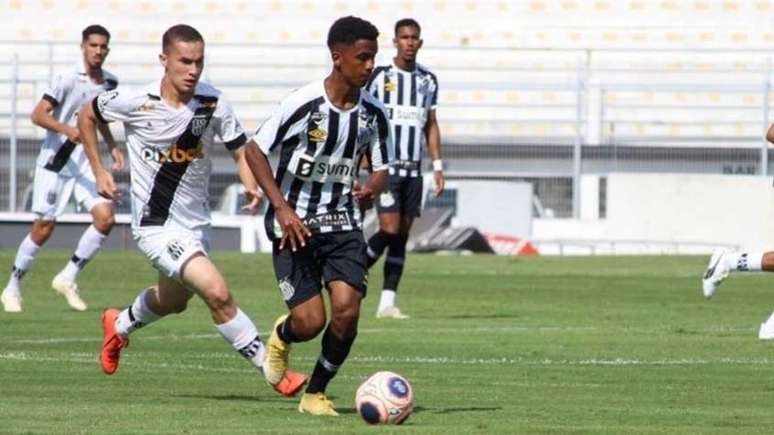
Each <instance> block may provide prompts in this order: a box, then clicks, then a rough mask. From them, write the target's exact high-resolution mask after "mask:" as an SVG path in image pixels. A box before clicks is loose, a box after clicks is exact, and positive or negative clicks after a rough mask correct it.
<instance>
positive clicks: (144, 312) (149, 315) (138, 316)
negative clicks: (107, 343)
mask: <svg viewBox="0 0 774 435" xmlns="http://www.w3.org/2000/svg"><path fill="white" fill-rule="evenodd" d="M151 290H152V288H146V289H145V290H143V291H142V293H140V294H139V295H137V297H136V298H134V302H132V305H131V306H129V308H127V309H125V310H124V311H121V314H119V315H118V318H117V319H116V333H118V335H120V336H122V337H126V336H128V335H129V334H131V333H132V332H134V330H135V329H138V328H142V327H143V326H145V325H147V324H149V323H153V322H155V321H156V320H159V319H160V318H161V316H159V315H158V314H156V313H154V312H153V311H151V309H150V308H148V303H147V302H145V297H146V295H147V294H148V293H149V292H150V291H151Z"/></svg>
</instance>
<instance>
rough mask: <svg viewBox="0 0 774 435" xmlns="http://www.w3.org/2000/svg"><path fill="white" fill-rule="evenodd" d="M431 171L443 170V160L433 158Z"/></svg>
mask: <svg viewBox="0 0 774 435" xmlns="http://www.w3.org/2000/svg"><path fill="white" fill-rule="evenodd" d="M433 171H437V172H442V171H443V160H441V159H435V160H433Z"/></svg>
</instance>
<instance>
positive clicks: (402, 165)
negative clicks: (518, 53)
mask: <svg viewBox="0 0 774 435" xmlns="http://www.w3.org/2000/svg"><path fill="white" fill-rule="evenodd" d="M392 41H393V44H394V45H395V48H396V49H397V50H398V53H397V55H396V56H395V57H394V58H393V59H392V63H390V64H389V65H382V66H379V67H378V68H376V70H375V71H374V73H373V75H372V76H371V79H370V80H369V81H368V85H367V89H368V92H370V93H371V94H373V96H374V97H376V98H377V99H379V101H381V102H383V103H384V105H385V106H386V107H387V113H388V114H389V116H390V124H391V126H392V128H393V138H394V140H395V160H393V161H392V162H391V163H390V184H389V189H388V190H387V191H386V192H384V193H382V194H381V195H380V196H379V200H378V201H377V203H376V209H377V212H378V215H379V231H378V232H376V233H375V234H374V235H373V236H371V238H370V239H369V240H368V267H369V268H370V267H371V266H373V265H374V263H376V261H377V260H378V259H379V257H380V256H381V255H382V253H383V252H384V250H385V248H386V249H387V256H386V258H385V260H384V284H383V286H382V293H381V296H380V298H379V306H378V308H377V311H376V317H378V318H392V319H405V318H408V316H407V315H405V314H403V313H402V312H401V311H400V309H399V308H398V306H397V304H396V302H395V299H396V295H397V292H398V285H399V284H400V279H401V276H402V275H403V266H404V265H405V263H406V242H407V241H408V238H409V232H410V231H411V226H412V224H413V223H414V219H415V218H417V217H419V215H420V212H421V207H422V147H423V145H427V149H428V151H429V152H430V157H431V159H432V161H433V180H434V181H435V195H436V196H438V195H440V194H441V193H442V192H443V188H444V176H443V162H442V161H441V134H440V129H439V128H438V120H437V119H436V116H435V111H436V107H437V103H438V79H437V78H436V77H435V74H433V73H432V72H430V70H429V69H428V68H427V67H425V66H424V65H421V64H419V63H417V53H418V52H419V49H420V48H422V38H421V29H420V27H419V23H417V22H416V21H415V20H413V19H411V18H404V19H402V20H399V21H398V22H397V23H395V37H394V38H393V40H392Z"/></svg>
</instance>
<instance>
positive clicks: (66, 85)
mask: <svg viewBox="0 0 774 435" xmlns="http://www.w3.org/2000/svg"><path fill="white" fill-rule="evenodd" d="M81 36H82V38H81V52H82V58H81V59H79V60H78V62H77V64H76V65H74V66H73V67H72V68H71V69H69V70H67V71H65V72H62V73H61V74H58V75H57V76H56V77H55V78H54V80H53V81H52V83H51V86H50V87H49V88H48V89H47V90H46V92H45V93H44V94H43V98H42V99H41V100H40V102H39V103H38V104H37V105H36V106H35V109H34V110H33V112H32V116H31V119H32V122H33V123H35V124H36V125H39V126H41V127H43V128H45V129H46V130H47V131H46V138H45V139H44V141H43V145H42V146H41V149H40V154H39V155H38V160H37V164H36V167H35V181H34V185H33V197H32V211H33V212H34V213H35V221H34V222H33V223H32V230H31V231H30V233H29V234H28V235H27V237H25V238H24V240H23V241H22V242H21V244H20V245H19V249H18V251H17V253H16V259H15V260H14V263H13V269H12V271H11V276H10V278H9V279H8V284H7V285H6V286H5V289H4V290H3V293H2V295H0V301H2V304H3V309H4V310H5V311H6V312H10V313H18V312H21V311H22V297H21V280H22V277H23V276H24V274H25V273H26V272H27V270H29V268H30V267H31V266H32V263H33V262H34V261H35V257H36V256H37V253H38V251H39V250H40V248H41V247H42V246H43V244H44V243H46V241H47V240H48V239H49V238H50V237H51V234H52V233H53V231H54V227H55V225H56V219H57V217H58V216H59V215H61V214H62V213H63V212H64V209H65V207H66V206H67V204H68V202H69V201H70V197H71V196H74V197H75V200H76V201H77V202H79V203H80V204H81V205H82V206H83V207H84V208H85V209H86V210H88V211H89V212H90V213H91V215H92V224H91V225H90V226H89V227H88V228H87V229H86V231H85V232H84V233H83V235H82V236H81V238H80V240H79V241H78V245H77V247H76V248H75V252H74V253H73V256H72V257H71V259H70V261H69V262H68V263H67V264H66V265H65V267H64V269H63V270H62V271H61V272H59V273H58V274H57V275H56V276H55V277H54V279H53V281H52V284H51V285H52V287H53V288H54V290H55V291H56V292H58V293H60V294H62V295H63V296H64V297H65V298H66V299H67V302H68V304H69V305H70V306H71V307H72V308H73V309H75V310H78V311H83V310H85V309H86V304H85V303H84V302H83V300H82V299H81V297H80V294H79V290H78V285H77V284H76V282H75V281H76V278H77V277H78V274H79V273H80V271H81V270H82V269H83V267H84V266H85V265H86V263H88V262H89V260H91V259H92V258H93V257H94V256H95V255H96V254H97V251H99V249H100V247H101V246H102V243H103V241H104V240H105V238H106V237H107V236H108V234H109V233H110V230H111V228H112V227H113V223H114V217H113V205H112V203H111V202H110V201H108V200H107V199H105V198H102V197H101V196H99V195H98V194H97V189H96V186H95V184H94V176H93V175H92V173H91V170H90V169H89V163H88V161H87V160H86V157H85V156H84V155H83V149H82V147H81V146H80V142H81V138H80V134H79V133H78V129H77V127H76V126H75V123H76V118H77V116H78V109H80V107H81V105H82V104H83V103H84V102H85V101H87V100H89V99H91V98H93V97H94V96H95V95H97V94H99V93H100V92H103V91H105V90H109V89H114V88H115V87H116V86H117V84H118V80H117V79H116V77H115V76H114V75H113V74H110V73H109V72H108V71H106V70H104V69H102V64H103V63H104V62H105V58H106V57H107V55H108V52H109V48H108V44H109V43H110V33H109V32H108V31H107V29H105V28H104V27H102V26H100V25H91V26H88V27H86V28H85V29H84V30H83V32H81ZM100 133H102V136H103V137H104V139H105V141H106V142H107V144H108V146H109V147H110V150H111V156H112V157H113V159H114V161H115V163H114V165H113V169H115V170H118V169H121V168H122V167H123V159H124V158H123V154H122V153H121V151H120V150H119V149H118V148H116V145H115V141H114V140H113V136H112V135H111V134H110V129H109V128H107V126H104V125H103V126H100Z"/></svg>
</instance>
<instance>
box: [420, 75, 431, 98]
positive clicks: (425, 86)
mask: <svg viewBox="0 0 774 435" xmlns="http://www.w3.org/2000/svg"><path fill="white" fill-rule="evenodd" d="M417 92H419V93H420V94H422V95H427V94H429V93H430V79H429V78H428V77H427V76H425V77H422V78H421V79H419V86H418V87H417Z"/></svg>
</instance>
